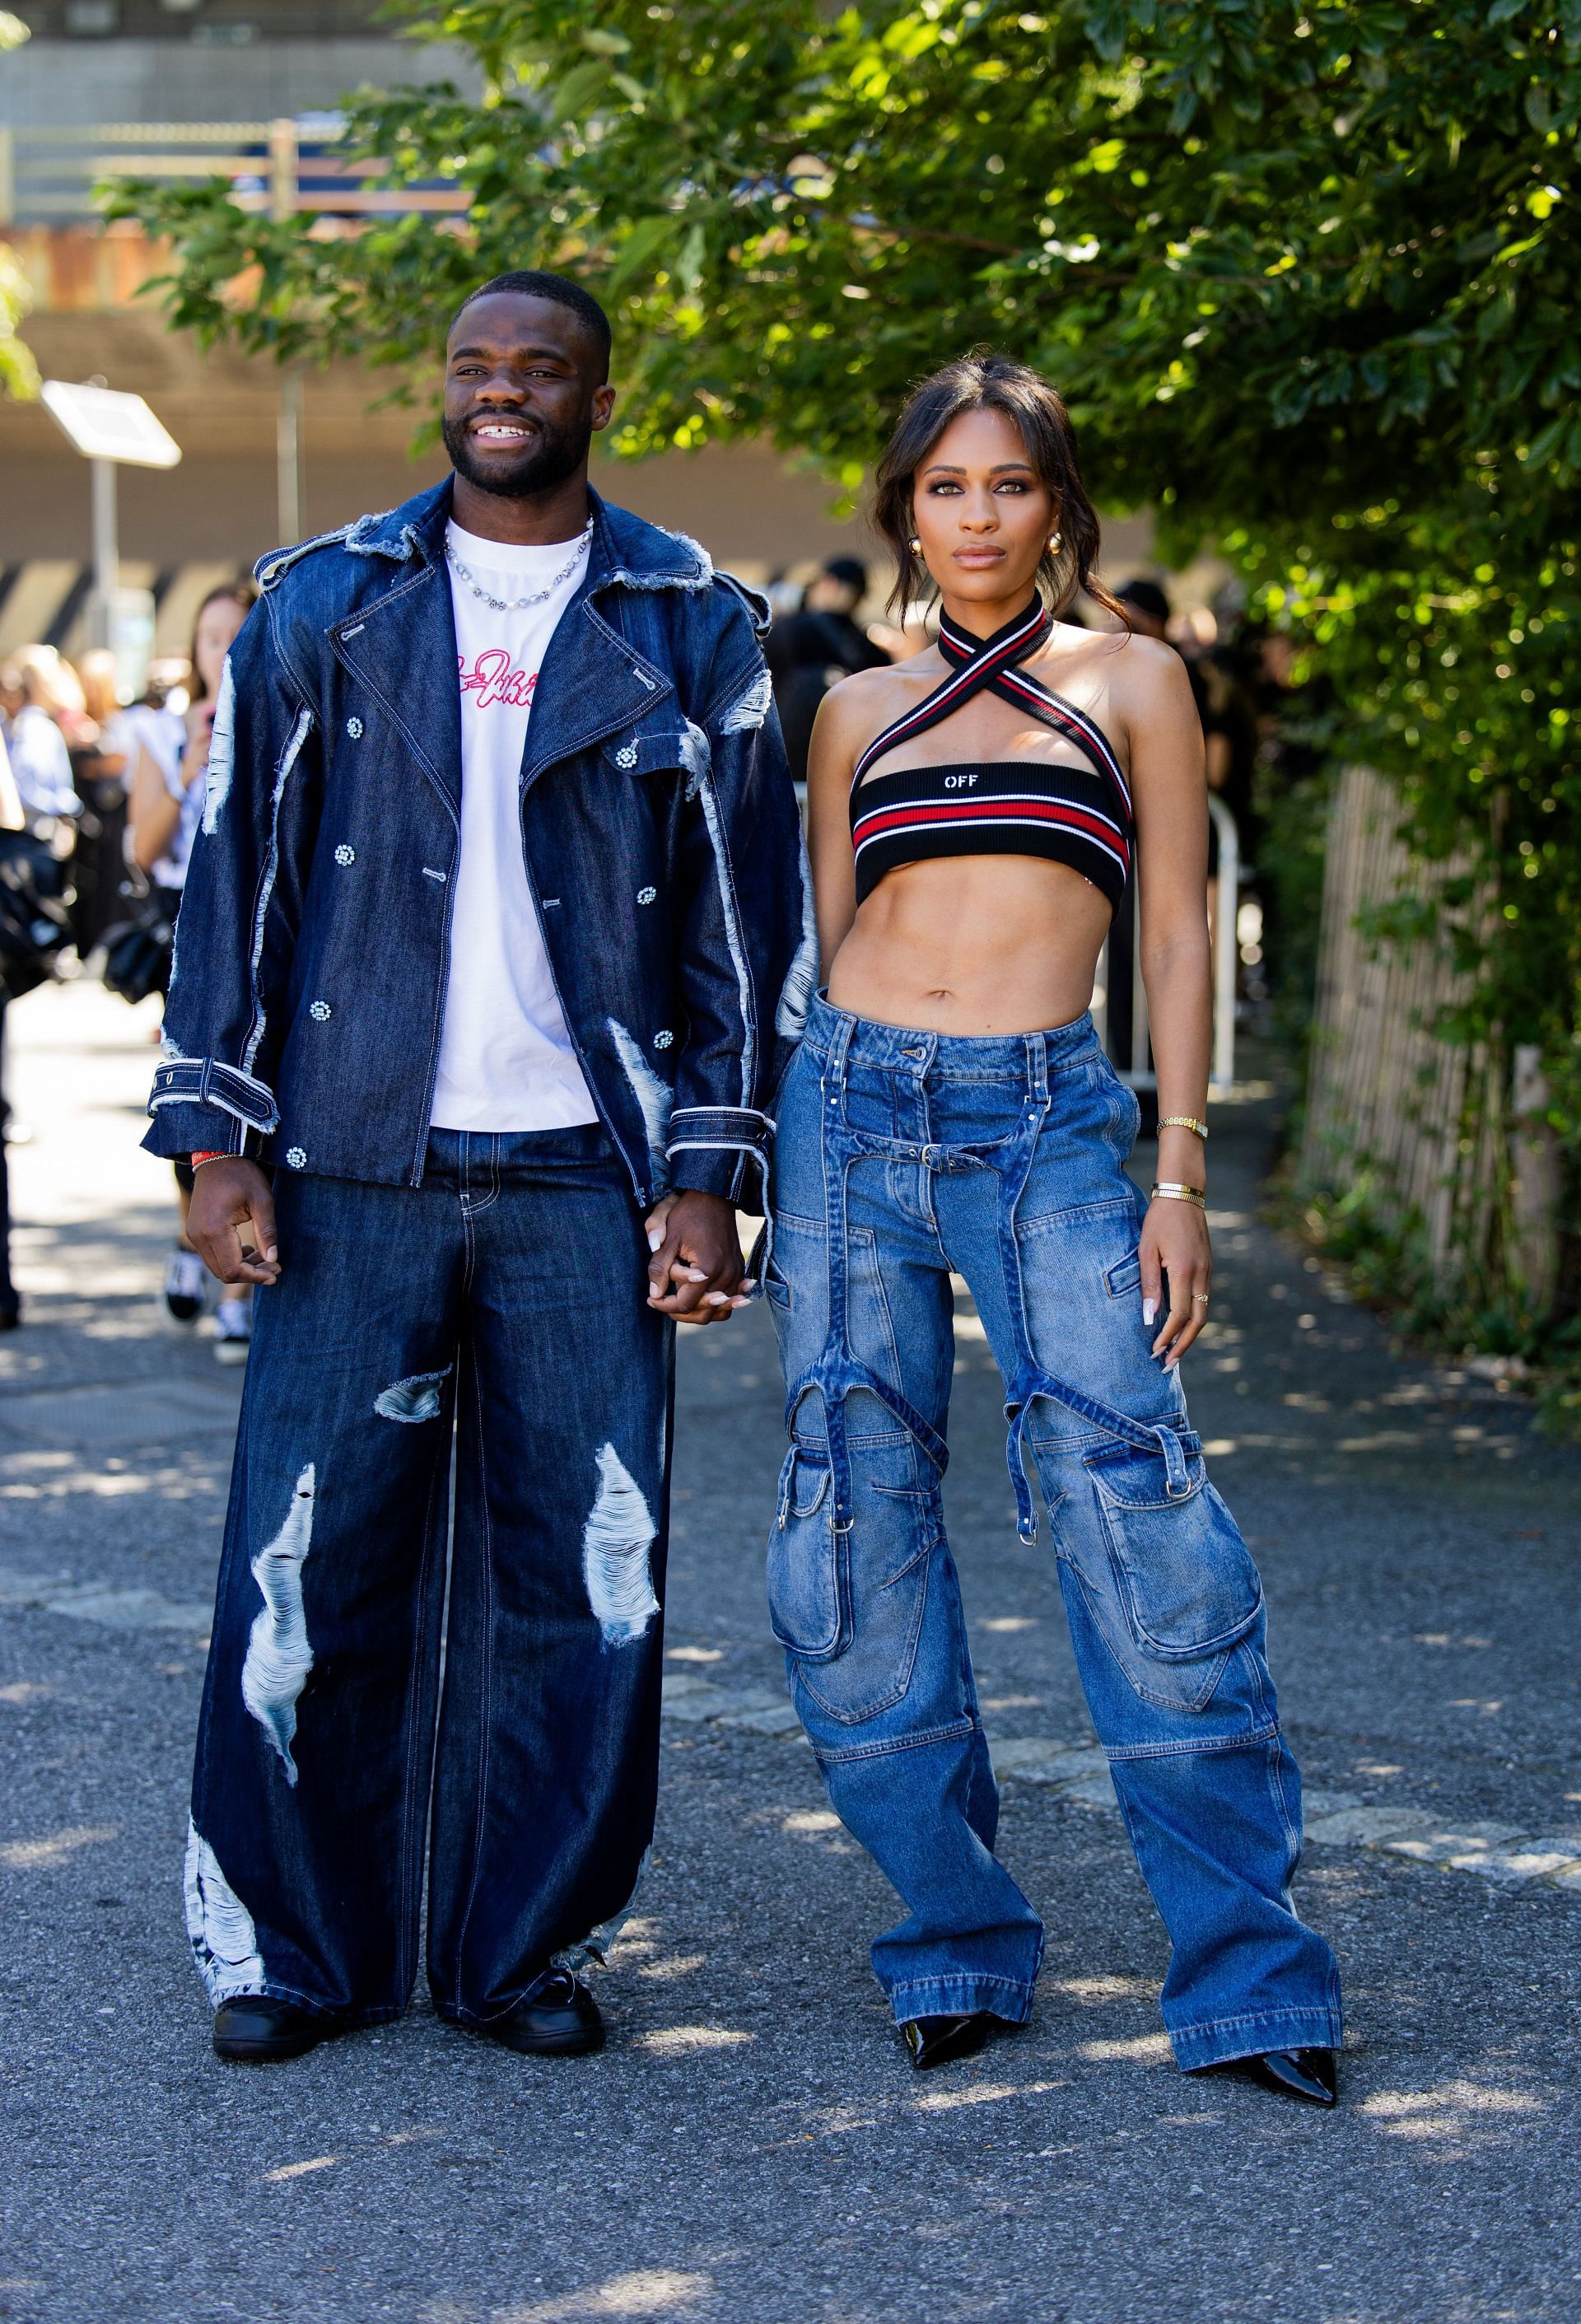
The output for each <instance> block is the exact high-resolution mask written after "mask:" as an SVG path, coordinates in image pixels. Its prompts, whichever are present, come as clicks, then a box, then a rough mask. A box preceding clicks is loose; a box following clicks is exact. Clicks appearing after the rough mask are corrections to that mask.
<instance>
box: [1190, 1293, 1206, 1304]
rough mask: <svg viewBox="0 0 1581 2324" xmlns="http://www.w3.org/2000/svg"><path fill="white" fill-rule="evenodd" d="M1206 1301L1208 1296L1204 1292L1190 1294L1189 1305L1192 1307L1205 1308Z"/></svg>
mask: <svg viewBox="0 0 1581 2324" xmlns="http://www.w3.org/2000/svg"><path fill="white" fill-rule="evenodd" d="M1208 1299H1209V1294H1208V1293H1207V1292H1206V1291H1193V1292H1192V1294H1191V1305H1192V1306H1193V1307H1206V1306H1207V1305H1208Z"/></svg>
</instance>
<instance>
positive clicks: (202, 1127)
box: [143, 1057, 280, 1157]
mask: <svg viewBox="0 0 1581 2324" xmlns="http://www.w3.org/2000/svg"><path fill="white" fill-rule="evenodd" d="M148 1111H149V1112H150V1114H151V1115H152V1119H153V1128H152V1130H150V1131H149V1133H148V1135H147V1137H146V1138H145V1139H143V1144H144V1145H145V1146H146V1147H147V1148H148V1150H149V1151H150V1153H152V1154H163V1155H166V1156H171V1157H175V1156H180V1155H186V1154H204V1153H213V1154H254V1155H255V1154H256V1153H257V1152H258V1150H259V1147H260V1144H261V1142H262V1139H264V1138H266V1137H267V1136H268V1135H269V1133H270V1132H271V1130H275V1129H278V1127H279V1125H280V1110H279V1108H278V1107H277V1106H276V1104H275V1102H274V1092H273V1091H272V1090H271V1088H270V1087H269V1085H268V1084H267V1083H266V1082H261V1081H259V1080H258V1079H257V1077H256V1075H254V1074H249V1073H244V1071H243V1070H242V1068H241V1067H240V1066H239V1065H225V1064H224V1063H223V1062H222V1061H221V1060H220V1059H219V1058H218V1057H172V1058H169V1059H167V1060H166V1062H165V1063H164V1064H162V1065H160V1066H159V1067H158V1068H157V1070H156V1071H155V1074H154V1077H153V1094H152V1096H151V1097H150V1099H149V1101H148Z"/></svg>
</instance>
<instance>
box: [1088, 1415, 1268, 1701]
mask: <svg viewBox="0 0 1581 2324" xmlns="http://www.w3.org/2000/svg"><path fill="white" fill-rule="evenodd" d="M1086 1465H1087V1470H1088V1473H1089V1476H1090V1477H1091V1479H1092V1485H1093V1491H1094V1494H1095V1496H1096V1498H1097V1501H1098V1517H1099V1521H1100V1523H1101V1525H1102V1526H1103V1531H1104V1537H1105V1540H1106V1541H1107V1544H1108V1554H1109V1563H1110V1566H1111V1568H1112V1570H1113V1572H1114V1577H1115V1583H1116V1586H1117V1590H1118V1591H1119V1595H1120V1601H1121V1604H1122V1606H1123V1608H1124V1609H1125V1615H1126V1623H1127V1625H1128V1627H1129V1628H1130V1631H1131V1635H1132V1637H1134V1638H1135V1642H1136V1644H1137V1646H1139V1647H1140V1648H1141V1650H1142V1652H1143V1653H1144V1655H1149V1656H1151V1657H1152V1658H1153V1659H1154V1661H1157V1662H1161V1663H1193V1662H1205V1661H1207V1660H1209V1658H1210V1657H1211V1656H1213V1655H1223V1654H1227V1652H1228V1650H1229V1648H1230V1647H1231V1646H1235V1645H1236V1644H1237V1642H1238V1641H1239V1640H1240V1639H1242V1638H1243V1637H1245V1634H1246V1632H1247V1631H1248V1630H1249V1629H1250V1628H1251V1627H1252V1625H1253V1623H1254V1622H1255V1620H1256V1618H1257V1616H1258V1613H1259V1611H1260V1610H1261V1608H1262V1604H1263V1585H1262V1583H1261V1582H1260V1581H1259V1580H1258V1578H1257V1569H1256V1567H1255V1565H1254V1563H1252V1555H1251V1552H1250V1551H1249V1550H1248V1549H1247V1547H1246V1545H1245V1542H1244V1541H1243V1540H1242V1539H1241V1533H1240V1527H1239V1526H1237V1525H1236V1521H1235V1519H1234V1517H1231V1515H1230V1513H1229V1511H1228V1509H1227V1508H1226V1507H1225V1505H1224V1503H1223V1501H1222V1500H1220V1499H1219V1497H1218V1494H1217V1493H1216V1492H1215V1490H1214V1489H1213V1487H1212V1486H1211V1485H1210V1484H1209V1482H1208V1471H1207V1469H1206V1467H1205V1465H1204V1463H1203V1461H1202V1456H1201V1454H1200V1453H1197V1454H1194V1455H1193V1456H1191V1457H1190V1459H1189V1460H1188V1461H1187V1463H1186V1478H1187V1489H1186V1491H1185V1492H1184V1493H1183V1494H1181V1495H1178V1496H1176V1497H1175V1498H1174V1499H1171V1497H1170V1494H1169V1492H1168V1490H1167V1486H1166V1479H1165V1471H1164V1464H1163V1454H1162V1453H1156V1452H1141V1451H1139V1450H1137V1449H1135V1447H1132V1446H1130V1445H1126V1446H1125V1447H1124V1448H1122V1449H1118V1450H1117V1451H1115V1452H1098V1453H1091V1454H1089V1456H1088V1460H1087V1464H1086Z"/></svg>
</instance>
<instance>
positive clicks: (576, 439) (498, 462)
mask: <svg viewBox="0 0 1581 2324" xmlns="http://www.w3.org/2000/svg"><path fill="white" fill-rule="evenodd" d="M614 401H615V392H614V390H613V388H611V387H610V386H609V385H608V384H607V383H606V382H605V379H604V362H603V355H602V349H601V348H600V347H599V346H597V345H596V343H595V341H594V339H593V335H592V333H591V332H590V331H589V330H588V328H587V327H586V326H585V324H584V322H583V321H582V319H581V318H580V317H579V316H578V315H576V314H575V313H574V312H573V310H572V309H570V308H569V307H564V306H561V305H560V304H559V302H558V301H557V300H552V299H538V298H534V297H531V296H529V295H527V294H524V293H523V292H521V291H491V292H489V293H488V294H487V296H486V297H484V298H481V299H474V300H472V302H471V304H470V305H469V306H466V307H464V308H463V309H462V310H461V312H460V314H459V315H458V316H457V317H456V318H455V322H454V323H453V324H452V326H451V329H450V338H449V343H448V345H447V346H446V356H445V425H444V435H445V448H446V451H447V452H448V453H449V455H450V458H451V462H452V465H453V466H455V471H456V474H457V475H461V476H464V477H465V478H466V481H467V482H468V484H474V485H476V486H477V488H478V489H479V491H481V492H485V493H498V494H500V495H501V497H502V498H505V499H508V500H525V499H527V498H528V497H529V496H530V495H532V494H535V493H543V492H547V491H549V490H551V489H552V488H553V487H554V486H555V485H556V484H564V483H565V479H566V478H567V477H568V476H572V475H575V473H576V471H577V469H578V468H580V466H582V464H583V462H584V459H585V458H586V457H587V447H588V445H589V443H590V441H591V440H592V438H593V435H594V433H595V432H596V431H597V430H598V429H602V428H605V427H607V426H608V424H609V418H610V413H611V410H612V409H613V406H614Z"/></svg>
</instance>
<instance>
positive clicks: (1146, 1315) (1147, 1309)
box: [1142, 1299, 1158, 1324]
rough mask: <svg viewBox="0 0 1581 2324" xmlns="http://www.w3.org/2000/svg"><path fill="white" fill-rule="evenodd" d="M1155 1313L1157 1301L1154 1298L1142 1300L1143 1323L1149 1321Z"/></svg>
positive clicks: (1150, 1321) (1156, 1311)
mask: <svg viewBox="0 0 1581 2324" xmlns="http://www.w3.org/2000/svg"><path fill="white" fill-rule="evenodd" d="M1157 1313H1158V1302H1157V1300H1156V1299H1144V1301H1143V1302H1142V1321H1143V1323H1144V1324H1147V1323H1152V1321H1153V1319H1154V1316H1155V1315H1156V1314H1157Z"/></svg>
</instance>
